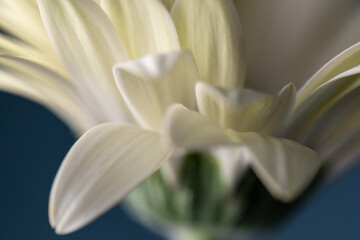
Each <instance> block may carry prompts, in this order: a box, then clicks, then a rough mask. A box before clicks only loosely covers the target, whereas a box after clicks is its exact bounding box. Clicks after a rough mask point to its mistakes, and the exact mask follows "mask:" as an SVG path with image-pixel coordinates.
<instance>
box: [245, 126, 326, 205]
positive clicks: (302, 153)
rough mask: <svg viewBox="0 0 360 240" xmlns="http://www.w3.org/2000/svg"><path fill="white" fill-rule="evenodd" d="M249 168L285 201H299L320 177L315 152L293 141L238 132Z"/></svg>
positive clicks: (273, 192) (276, 195) (273, 193)
mask: <svg viewBox="0 0 360 240" xmlns="http://www.w3.org/2000/svg"><path fill="white" fill-rule="evenodd" d="M239 137H240V139H241V141H242V143H243V144H244V145H245V146H246V147H245V148H244V150H246V151H247V153H248V159H249V161H250V165H251V166H252V168H253V170H254V171H255V173H256V175H257V176H258V177H259V179H260V180H261V182H262V183H263V184H264V185H265V187H266V188H267V189H268V190H269V192H270V193H271V194H272V195H273V196H274V197H275V198H278V199H280V200H282V201H284V202H290V201H292V200H294V199H296V198H297V197H298V196H299V195H300V194H301V193H302V192H303V191H304V190H305V188H306V187H307V186H308V185H309V184H310V182H311V181H312V180H313V179H314V177H315V175H316V174H317V172H318V170H319V167H320V163H321V162H320V161H319V159H318V156H317V154H316V152H315V151H314V150H312V149H310V148H308V147H305V146H303V145H301V144H298V143H296V142H294V141H290V140H287V139H281V138H273V137H266V136H262V135H259V134H257V133H239Z"/></svg>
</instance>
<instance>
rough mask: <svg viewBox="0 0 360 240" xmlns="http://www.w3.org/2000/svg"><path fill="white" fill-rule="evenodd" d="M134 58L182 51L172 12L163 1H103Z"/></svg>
mask: <svg viewBox="0 0 360 240" xmlns="http://www.w3.org/2000/svg"><path fill="white" fill-rule="evenodd" d="M101 7H102V8H103V9H104V11H105V12H106V13H107V14H108V16H109V17H110V19H111V21H112V23H113V24H114V25H115V27H116V29H117V30H118V32H119V34H120V36H121V38H122V40H123V41H124V44H125V46H126V48H127V50H128V52H129V55H130V57H131V58H132V59H136V58H140V57H143V56H144V55H147V54H155V53H165V52H169V51H174V50H179V49H180V44H179V40H178V37H177V33H176V29H175V26H174V23H173V22H172V20H171V17H170V13H169V12H168V11H167V10H166V9H165V7H164V6H163V5H162V4H161V3H160V1H159V0H146V1H143V0H102V1H101Z"/></svg>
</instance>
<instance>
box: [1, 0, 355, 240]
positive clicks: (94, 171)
mask: <svg viewBox="0 0 360 240" xmlns="http://www.w3.org/2000/svg"><path fill="white" fill-rule="evenodd" d="M324 2H325V1H322V0H319V1H316V3H313V2H312V1H302V2H301V3H295V1H294V2H292V1H280V0H277V1H274V3H270V1H264V3H261V4H259V3H256V1H237V2H236V3H237V5H238V9H239V10H240V13H241V14H240V16H242V14H243V15H244V17H243V19H242V20H244V22H245V24H244V31H245V36H244V37H245V40H247V41H245V46H246V44H248V46H249V47H248V48H246V50H247V51H248V56H249V58H248V64H249V66H248V68H247V67H246V65H245V62H246V61H245V57H244V56H245V51H244V49H243V36H242V35H243V34H242V32H241V28H240V19H239V15H238V12H237V10H236V7H235V4H234V3H233V2H232V1H230V0H197V1H195V0H176V1H170V0H168V1H162V2H161V1H159V0H103V1H102V0H101V1H92V0H77V1H74V0H72V1H71V0H51V1H50V0H39V1H37V2H35V1H28V0H13V1H0V3H1V16H0V26H1V27H2V28H3V34H2V35H1V38H0V49H1V52H2V53H3V54H2V55H1V56H0V66H1V67H0V73H1V78H0V87H1V89H3V90H6V91H10V92H13V93H16V94H20V95H22V96H25V97H28V98H30V99H33V100H35V101H38V102H39V103H41V104H44V105H45V106H47V107H48V108H49V109H51V110H52V111H54V112H55V113H56V114H58V115H59V116H60V117H61V118H62V119H63V120H64V121H65V122H66V123H68V124H69V126H70V127H71V128H72V129H73V130H74V132H75V133H76V134H82V133H83V132H85V133H84V134H83V135H82V136H81V137H80V138H79V140H78V141H77V142H76V143H75V145H74V146H73V147H72V149H71V150H70V152H69V153H68V155H67V157H66V158H65V160H64V162H63V164H62V166H61V168H60V170H59V172H58V174H57V176H56V179H55V181H54V185H53V188H52V192H51V196H50V203H49V217H50V222H51V224H52V226H53V227H54V228H55V229H56V231H57V232H58V233H61V234H65V233H69V232H72V231H75V230H77V229H79V228H81V227H83V226H84V225H86V224H88V223H89V222H90V221H92V220H94V219H95V218H96V217H98V216H99V215H101V214H103V213H104V212H105V211H107V210H108V209H109V208H111V207H113V206H114V205H116V204H118V203H119V202H120V201H121V200H122V199H123V198H124V197H125V196H126V195H127V194H128V193H129V192H131V191H132V190H133V189H134V188H135V187H137V186H138V185H139V184H140V183H142V182H143V181H144V180H146V179H147V178H149V177H150V176H151V178H150V179H149V180H148V181H146V182H145V183H144V184H143V185H141V186H140V187H139V188H138V189H136V190H135V191H134V192H133V193H132V194H131V196H130V198H129V206H130V208H131V210H132V212H133V213H134V214H135V215H136V216H137V217H139V218H140V220H142V221H143V222H144V223H145V224H148V225H149V226H155V227H162V228H164V229H165V230H164V231H165V232H166V231H168V232H171V233H173V232H175V233H176V234H178V233H180V234H182V233H184V232H185V233H188V232H191V233H195V236H196V234H199V235H200V236H201V237H204V236H205V237H207V236H211V237H214V238H215V237H223V236H227V235H228V234H229V233H231V232H232V231H237V230H240V231H247V230H250V231H252V230H257V229H262V228H264V227H268V226H271V225H272V224H274V223H276V222H277V221H278V220H279V219H281V218H282V217H283V216H285V215H286V213H287V212H288V211H289V209H291V208H292V207H293V206H294V205H295V203H296V201H295V200H296V199H298V198H299V197H300V196H301V195H303V194H302V193H304V191H305V190H306V189H307V188H308V187H309V186H310V183H311V182H316V176H319V177H318V178H319V179H320V180H321V179H322V177H323V176H329V174H330V173H332V174H333V173H335V172H336V171H337V170H338V169H339V168H334V166H339V164H338V162H337V161H336V160H339V159H340V160H341V161H344V162H346V161H347V162H351V161H352V160H354V159H355V158H356V156H358V145H359V137H360V134H359V129H360V128H359V127H360V125H359V124H360V120H359V119H360V118H359V115H360V110H359V109H358V107H357V103H358V102H359V96H360V95H359V91H360V88H359V74H360V67H359V66H358V65H359V64H360V45H359V44H356V45H353V46H352V47H350V48H348V49H347V50H345V51H344V52H342V53H341V54H339V55H337V56H336V57H335V58H334V59H332V60H331V61H330V62H329V63H328V64H326V65H325V66H324V67H322V68H321V69H320V70H319V71H318V72H316V73H315V74H314V75H313V76H312V77H311V78H310V79H309V80H308V81H307V82H306V83H305V84H302V82H303V80H304V79H307V77H308V76H307V74H309V73H310V71H314V70H315V69H314V67H318V66H317V65H316V64H319V63H320V62H322V61H324V59H325V58H327V57H330V56H329V54H331V55H335V54H336V51H338V50H340V49H339V48H340V47H341V48H344V47H345V46H348V45H350V43H351V39H355V38H356V37H357V36H353V35H352V34H350V33H352V32H351V31H348V30H347V28H346V26H348V25H345V22H344V24H340V23H341V22H340V23H338V22H337V24H339V26H338V25H334V26H333V25H331V27H333V28H330V29H327V30H324V31H319V29H320V30H322V28H321V27H324V26H327V27H328V25H327V24H325V25H324V26H322V25H321V23H320V24H319V25H317V24H318V23H317V22H316V21H315V20H317V18H318V17H319V10H316V9H317V8H318V9H323V8H324V7H325V6H324ZM326 3H327V5H326V7H327V8H328V9H327V11H324V12H323V13H324V14H326V13H330V14H331V13H333V12H332V11H334V9H336V12H337V13H340V14H339V16H337V17H339V19H340V18H341V17H342V16H341V13H342V12H341V11H340V10H344V12H346V11H347V10H348V9H347V7H349V8H350V7H351V5H352V4H354V3H353V2H350V1H349V2H347V1H345V2H344V1H341V2H340V1H337V0H334V1H331V2H329V1H328V2H326ZM289 7H294V8H296V11H297V12H298V14H299V15H296V14H295V15H294V16H291V18H293V19H295V20H293V21H294V22H296V23H299V22H302V20H301V21H296V18H298V17H300V16H304V15H301V14H303V13H306V16H305V17H306V19H304V22H302V24H300V25H299V26H296V25H295V26H292V25H291V21H289V22H283V20H284V19H286V16H285V15H284V13H288V11H287V10H288V8H289ZM270 8H271V9H270ZM313 9H315V10H313ZM258 16H262V17H263V18H262V20H263V21H261V18H259V19H256V17H258ZM349 16H352V15H350V14H349ZM353 16H356V15H353ZM332 17H333V16H332ZM252 18H254V19H252ZM305 20H306V21H305ZM313 21H314V22H315V23H314V22H313ZM294 22H293V23H294ZM352 22H353V19H350V18H349V19H348V21H347V22H346V23H349V24H351V23H352ZM323 24H324V23H323ZM340 30H341V31H342V34H341V38H342V39H340V41H336V40H335V39H336V38H334V39H333V38H332V37H333V36H335V35H339V34H338V32H339V31H340ZM283 31H286V32H288V34H290V35H286V34H285V35H283V34H282V33H283ZM306 31H310V34H309V33H307V32H306ZM246 33H249V35H248V36H249V37H248V39H247V37H246ZM332 34H335V35H332ZM309 35H311V36H316V38H317V39H316V40H317V41H313V40H314V39H313V38H309V39H307V38H305V36H309ZM283 37H284V39H281V38H283ZM286 37H289V38H290V39H287V38H286ZM291 38H293V39H291ZM329 39H330V40H329ZM307 49H311V50H312V51H311V52H310V51H308V50H307ZM314 49H316V50H317V51H315V50H314ZM306 50H307V51H306ZM324 52H325V53H324ZM246 69H248V73H247V74H245V70H246ZM245 78H247V83H246V84H245V85H244V82H245ZM288 82H294V83H295V85H294V84H292V83H288ZM283 85H284V86H283ZM296 86H297V87H299V86H301V88H300V90H299V91H296ZM276 92H278V93H276ZM99 124H100V125H99ZM94 126H95V127H94ZM88 129H90V130H88ZM340 165H341V164H340ZM159 169H160V171H157V170H159ZM321 169H325V170H326V171H325V170H324V173H323V174H321V175H319V172H320V170H321ZM294 201H295V202H294ZM166 229H167V230H166ZM177 236H179V235H177ZM187 237H188V236H187ZM187 237H186V238H187ZM187 239H188V238H187Z"/></svg>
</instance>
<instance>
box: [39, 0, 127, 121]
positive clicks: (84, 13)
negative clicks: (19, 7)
mask: <svg viewBox="0 0 360 240" xmlns="http://www.w3.org/2000/svg"><path fill="white" fill-rule="evenodd" d="M38 3H39V7H40V13H41V17H42V19H43V22H44V24H45V27H46V30H47V31H48V34H49V36H50V38H51V40H52V42H53V45H54V46H55V48H56V50H57V53H58V55H59V56H60V57H61V58H62V60H63V62H64V64H65V65H66V67H67V69H68V71H69V73H70V74H71V76H72V77H73V78H74V80H75V82H76V84H77V86H78V89H79V92H80V94H82V96H83V97H84V98H85V99H88V100H89V101H92V104H91V105H92V107H93V109H94V110H93V111H94V112H98V115H99V117H101V118H103V121H108V120H118V121H122V122H127V121H130V120H131V117H130V116H129V113H128V112H127V109H126V107H125V103H124V102H123V99H122V98H121V95H120V94H119V92H118V90H117V88H116V84H115V81H114V77H113V75H112V66H113V65H114V64H115V63H116V62H119V61H123V60H127V59H128V56H127V52H126V49H125V47H124V46H123V43H122V41H121V39H120V37H119V35H118V34H117V31H116V29H115V28H114V26H112V24H111V22H110V20H109V19H108V18H107V16H106V14H105V13H104V12H103V11H102V10H101V8H100V7H99V6H98V5H97V4H96V3H95V2H94V1H92V0H77V1H71V0H52V1H48V0H39V1H38Z"/></svg>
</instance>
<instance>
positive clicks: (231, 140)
mask: <svg viewBox="0 0 360 240" xmlns="http://www.w3.org/2000/svg"><path fill="white" fill-rule="evenodd" d="M164 127H165V131H164V132H165V134H166V137H167V138H168V139H169V141H170V142H171V143H172V144H173V145H174V146H175V147H179V148H185V149H188V150H201V149H206V148H211V147H216V146H225V147H226V146H230V147H231V146H233V147H236V146H238V147H239V148H241V151H243V154H242V155H243V157H244V158H245V161H247V162H248V164H249V165H250V166H251V167H252V168H253V170H254V172H255V173H256V175H257V176H258V177H259V179H260V180H261V182H262V183H263V184H264V186H265V187H266V188H267V189H268V191H269V192H270V193H271V194H272V195H273V196H274V197H275V198H277V199H280V200H282V201H285V202H289V201H292V200H294V199H295V198H296V197H298V196H299V194H301V192H302V191H304V190H305V188H306V187H307V186H308V184H309V183H310V182H311V181H312V180H313V178H314V177H315V175H316V173H317V172H318V169H319V167H320V161H319V160H318V157H317V154H316V152H315V151H313V150H312V149H310V148H308V147H305V146H303V145H301V144H298V143H296V142H294V141H291V140H286V139H281V138H274V137H269V136H264V135H261V134H257V133H252V132H240V133H239V132H235V131H232V130H230V129H228V130H226V129H222V128H220V127H218V126H217V125H216V124H215V123H213V122H211V121H210V120H209V119H207V118H206V117H204V116H203V115H201V114H200V113H197V112H194V111H190V110H188V109H186V108H185V107H184V106H181V105H173V106H171V107H170V108H169V110H168V112H167V114H166V117H165V120H164Z"/></svg>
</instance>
